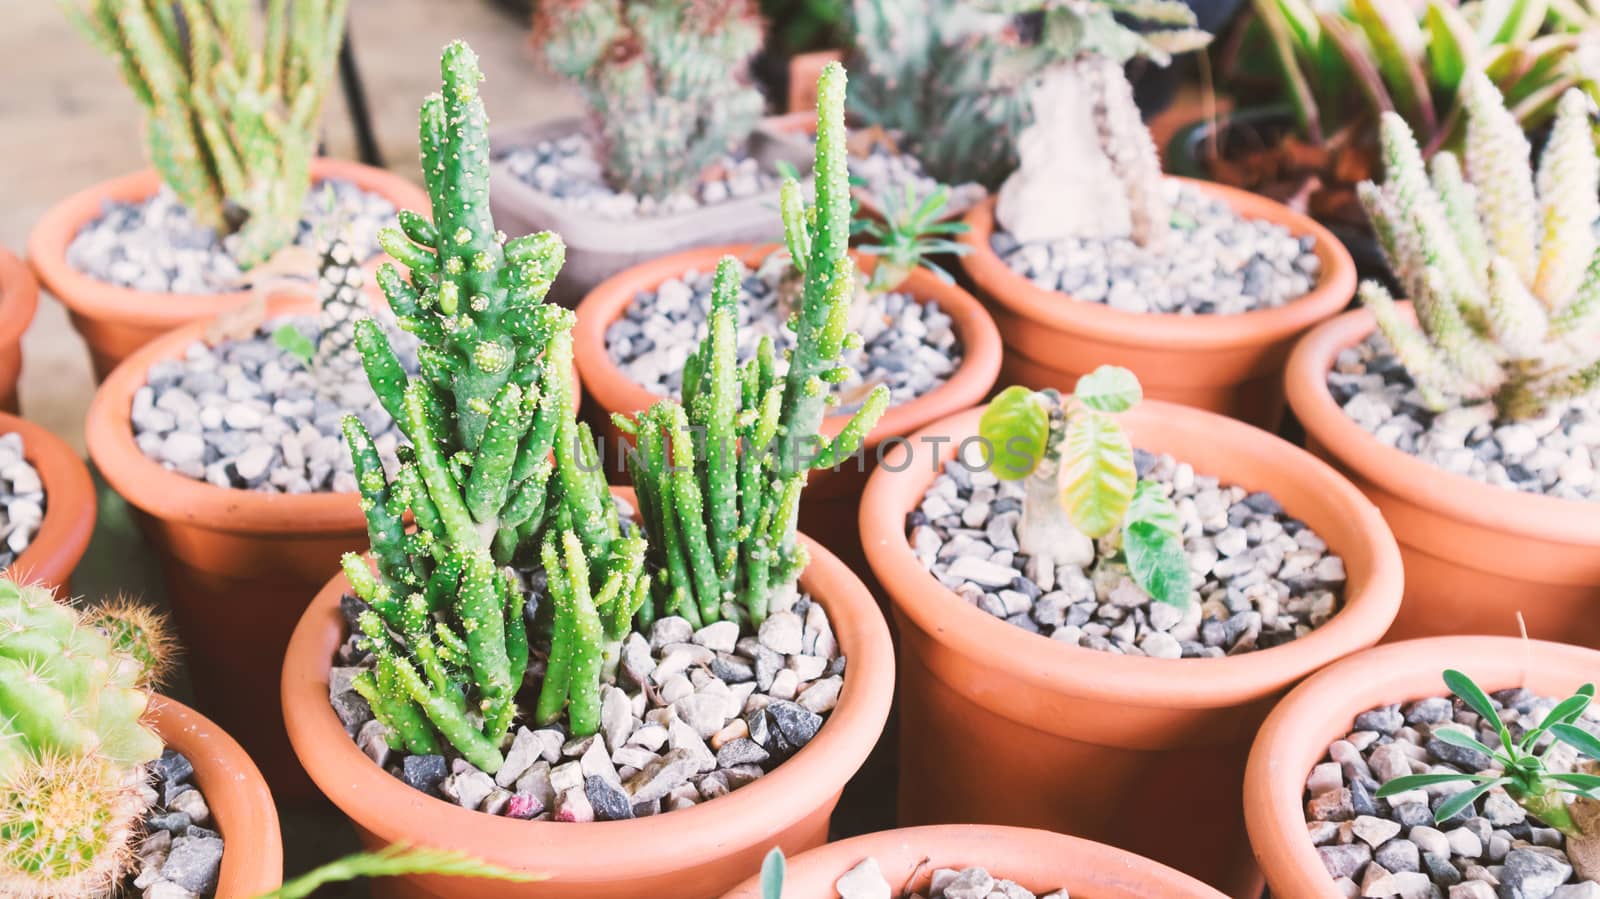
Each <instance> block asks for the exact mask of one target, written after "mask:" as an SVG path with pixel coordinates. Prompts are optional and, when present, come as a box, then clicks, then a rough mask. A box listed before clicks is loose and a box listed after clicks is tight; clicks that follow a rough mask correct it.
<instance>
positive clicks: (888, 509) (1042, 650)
mask: <svg viewBox="0 0 1600 899" xmlns="http://www.w3.org/2000/svg"><path fill="white" fill-rule="evenodd" d="M982 413H983V410H982V409H981V408H978V409H970V410H968V411H966V412H963V413H961V414H959V415H955V416H952V417H950V418H946V419H943V420H941V421H939V422H936V423H934V424H933V425H930V426H929V427H927V428H924V429H923V430H921V431H919V432H917V433H916V434H914V435H912V437H911V439H910V441H909V443H908V444H901V445H898V446H896V447H894V449H893V450H892V451H891V452H890V453H888V454H887V455H886V458H885V459H884V462H883V464H882V465H881V466H879V468H878V470H877V471H875V472H873V474H872V476H871V478H870V479H868V481H867V487H866V490H865V491H864V492H863V494H862V498H861V542H862V545H863V547H864V548H865V549H866V554H867V561H868V563H869V564H870V565H871V566H872V570H873V572H874V573H875V574H877V576H878V579H879V580H880V581H881V582H882V583H884V584H885V585H891V589H890V590H889V595H890V599H891V601H892V602H893V603H894V606H895V609H896V610H897V613H898V614H900V615H904V616H905V617H906V618H907V619H909V620H911V621H912V622H914V623H915V625H916V626H917V627H918V628H920V629H922V630H923V631H924V632H926V633H928V634H930V635H932V636H933V637H934V639H936V640H938V641H940V642H942V643H946V644H948V645H950V646H951V647H953V648H954V649H955V651H956V652H958V653H961V654H963V655H966V656H968V657H972V658H983V659H986V660H988V662H989V664H991V665H992V666H993V667H994V668H995V669H996V670H997V672H998V674H997V676H999V677H1010V678H1012V679H1014V681H1015V683H1016V685H1017V689H1019V690H1035V689H1036V690H1042V691H1049V692H1052V693H1068V694H1071V695H1073V696H1081V697H1085V698H1087V699H1090V700H1093V701H1100V702H1106V703H1130V704H1137V705H1141V706H1146V707H1154V708H1175V709H1181V708H1215V707H1217V706H1221V705H1233V704H1238V703H1241V702H1245V701H1249V700H1253V699H1257V698H1260V697H1261V696H1262V695H1264V694H1267V693H1270V692H1272V691H1273V690H1275V689H1279V688H1281V687H1282V686H1284V685H1287V684H1289V683H1292V682H1293V681H1295V680H1296V679H1298V678H1299V677H1302V676H1304V675H1305V674H1308V673H1310V672H1312V671H1315V670H1317V669H1318V668H1320V667H1322V666H1323V665H1326V664H1328V663H1329V662H1331V661H1333V660H1334V659H1337V658H1339V657H1341V656H1343V655H1346V654H1348V653H1350V652H1353V651H1355V650H1356V649H1359V648H1362V647H1364V646H1369V645H1371V644H1373V643H1376V642H1377V641H1378V639H1379V638H1380V637H1382V636H1383V633H1384V632H1385V631H1386V630H1388V628H1389V624H1390V623H1391V622H1392V621H1393V620H1394V617H1395V613H1396V612H1398V611H1399V608H1400V595H1401V587H1402V576H1401V563H1400V550H1399V547H1398V545H1397V544H1396V543H1395V539H1394V535H1393V534H1391V533H1390V532H1389V527H1388V525H1387V524H1385V523H1384V520H1383V517H1382V516H1381V515H1380V514H1379V513H1378V510H1377V507H1375V506H1373V504H1372V503H1371V502H1370V501H1369V500H1368V499H1367V498H1366V497H1365V496H1364V495H1362V493H1361V491H1359V490H1357V489H1356V488H1355V487H1354V486H1353V485H1351V484H1350V482H1349V481H1347V480H1345V479H1344V477H1343V476H1341V475H1340V474H1339V473H1338V472H1337V471H1335V470H1334V469H1333V468H1332V467H1331V466H1329V465H1327V464H1326V463H1324V462H1322V461H1321V460H1319V459H1317V458H1316V457H1315V456H1312V455H1311V454H1310V453H1308V452H1306V451H1305V450H1303V449H1301V448H1299V447H1297V446H1295V445H1293V444H1291V443H1289V442H1288V441H1286V440H1282V439H1280V438H1278V437H1275V436H1273V435H1271V434H1268V433H1267V432H1265V431H1262V430H1259V429H1257V428H1253V427H1251V426H1250V425H1247V424H1244V423H1243V422H1240V421H1235V420H1234V419H1231V418H1226V417H1224V416H1221V415H1217V414H1215V413H1212V412H1205V411H1202V410H1200V409H1193V408H1190V407H1187V406H1179V405H1175V404H1172V403H1163V402H1159V401H1154V400H1147V401H1145V402H1143V403H1141V404H1139V406H1137V407H1135V408H1134V409H1133V410H1132V411H1130V412H1127V413H1124V414H1123V415H1121V416H1119V420H1120V421H1121V422H1122V424H1123V426H1124V428H1125V429H1126V430H1127V432H1128V434H1129V436H1130V438H1131V440H1132V441H1133V444H1134V445H1135V446H1144V445H1146V440H1145V437H1144V436H1142V435H1149V434H1151V433H1156V434H1159V435H1160V437H1161V441H1160V444H1159V445H1157V446H1155V447H1153V448H1154V449H1160V450H1164V451H1166V452H1170V453H1173V455H1175V456H1177V457H1178V458H1179V459H1180V460H1184V453H1183V451H1182V449H1181V448H1180V447H1183V446H1207V447H1212V448H1214V449H1213V450H1212V451H1213V452H1215V453H1217V454H1219V455H1222V456H1225V457H1228V458H1236V459H1238V460H1240V461H1239V462H1238V463H1237V464H1238V466H1239V468H1240V470H1246V469H1248V470H1250V471H1254V472H1257V474H1256V475H1255V477H1254V480H1255V481H1256V483H1251V482H1250V481H1246V480H1242V479H1239V478H1236V477H1233V473H1230V472H1224V471H1217V470H1209V469H1201V470H1200V472H1199V473H1201V474H1206V475H1215V476H1218V477H1220V478H1221V479H1222V480H1223V481H1224V483H1228V482H1234V483H1242V484H1245V485H1247V486H1249V488H1250V489H1255V490H1267V491H1268V492H1272V490H1273V486H1272V483H1273V482H1274V481H1276V482H1277V483H1279V484H1280V485H1289V484H1292V485H1293V487H1294V489H1295V490H1296V491H1299V492H1301V493H1303V494H1305V495H1315V496H1316V497H1317V498H1318V504H1319V505H1320V506H1321V507H1322V515H1321V517H1322V518H1324V519H1326V520H1332V521H1339V522H1345V523H1347V533H1349V534H1350V535H1351V539H1350V541H1347V542H1345V543H1343V544H1341V543H1336V542H1335V540H1334V539H1333V538H1332V537H1331V536H1330V535H1329V534H1327V533H1322V534H1321V536H1323V537H1324V539H1327V540H1328V543H1329V546H1330V548H1331V549H1332V550H1334V551H1335V552H1337V553H1338V554H1339V555H1340V557H1341V558H1343V559H1344V560H1345V563H1346V566H1347V572H1348V574H1349V579H1348V580H1347V588H1346V593H1345V597H1344V605H1343V608H1341V609H1340V611H1339V612H1338V614H1336V615H1334V616H1333V618H1331V619H1329V620H1328V621H1327V622H1326V623H1324V624H1323V625H1322V626H1321V627H1318V628H1316V629H1315V630H1313V631H1311V632H1310V633H1308V634H1306V635H1305V636H1303V637H1300V638H1299V639H1296V640H1293V641H1290V642H1288V643H1285V644H1281V645H1278V646H1273V647H1270V648H1267V649H1260V650H1256V651H1254V652H1246V653H1241V654H1239V655H1235V656H1226V657H1223V658H1198V659H1151V658H1139V657H1131V656H1124V655H1118V654H1115V653H1110V652H1100V651H1097V650H1092V649H1085V648H1082V647H1078V646H1070V645H1067V644H1065V643H1061V642H1059V641H1055V640H1049V639H1046V638H1044V637H1041V636H1040V635H1038V634H1034V633H1030V632H1028V631H1025V630H1023V629H1022V628H1019V627H1017V626H1016V625H1013V624H1008V623H1006V622H1005V621H1002V620H1000V619H999V618H996V617H994V616H993V615H990V614H989V613H987V612H984V611H983V610H981V609H979V608H977V607H976V606H974V605H971V604H969V603H967V602H966V601H964V600H962V599H961V598H960V597H959V596H957V595H956V594H955V593H954V592H953V591H951V590H950V589H949V588H947V587H945V586H944V585H943V584H942V583H940V582H939V581H938V580H937V579H936V578H935V577H934V576H933V575H932V574H931V573H930V572H929V571H928V569H927V567H926V566H925V565H923V563H922V562H921V561H920V560H918V558H917V556H916V554H915V553H913V552H912V550H911V545H910V542H909V540H908V538H907V536H906V532H905V520H906V515H907V514H908V513H910V512H911V511H912V510H913V509H915V508H916V507H917V506H918V505H919V504H920V503H921V502H922V497H923V495H924V494H925V493H926V492H927V489H928V487H929V486H930V485H931V484H932V483H933V481H934V479H935V477H936V476H937V475H938V473H939V471H941V470H942V469H943V464H944V463H945V462H946V461H948V460H949V459H951V458H953V457H954V456H955V454H956V452H957V451H958V448H959V446H960V444H961V443H962V442H963V441H964V440H966V439H968V438H972V437H975V436H976V435H977V433H978V419H979V417H980V416H981V415H982ZM929 446H936V447H937V448H938V449H937V451H936V452H934V453H930V452H927V451H926V450H925V449H924V448H925V447H929ZM1198 467H1199V466H1198V465H1197V468H1198ZM1263 473H1265V474H1263ZM1279 499H1280V500H1282V497H1279ZM1284 505H1285V506H1286V507H1288V513H1289V514H1291V515H1294V516H1295V517H1297V518H1301V519H1302V520H1304V519H1306V518H1307V515H1306V514H1305V512H1306V510H1304V509H1297V508H1296V507H1295V506H1294V505H1293V504H1291V503H1290V502H1288V501H1284ZM1355 540H1359V541H1360V545H1359V546H1356V545H1354V541H1355ZM1356 559H1365V560H1367V564H1366V565H1364V566H1362V568H1363V569H1364V570H1361V569H1357V568H1356V563H1355V561H1354V560H1356ZM1358 577H1359V580H1358ZM1358 583H1359V584H1362V585H1364V586H1362V587H1361V589H1355V586H1356V585H1357V584H1358ZM908 597H915V601H910V600H909V599H908Z"/></svg>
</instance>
